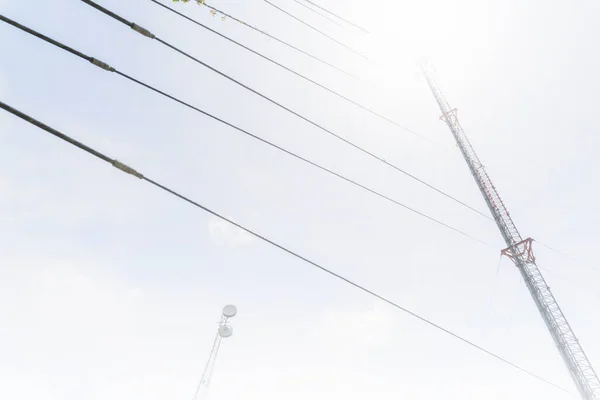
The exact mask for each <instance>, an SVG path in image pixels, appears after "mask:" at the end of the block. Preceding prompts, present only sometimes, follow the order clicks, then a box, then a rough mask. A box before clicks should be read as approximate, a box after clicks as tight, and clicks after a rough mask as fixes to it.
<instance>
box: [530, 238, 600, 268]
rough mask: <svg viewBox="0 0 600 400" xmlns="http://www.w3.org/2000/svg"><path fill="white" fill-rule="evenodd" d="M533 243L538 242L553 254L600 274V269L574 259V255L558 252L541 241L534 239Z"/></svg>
mask: <svg viewBox="0 0 600 400" xmlns="http://www.w3.org/2000/svg"><path fill="white" fill-rule="evenodd" d="M533 241H534V242H536V243H537V244H540V245H542V246H544V247H545V248H547V249H548V250H551V251H553V252H555V253H557V254H560V255H561V256H563V257H565V258H568V259H570V260H571V261H575V262H576V263H577V264H578V265H580V266H582V267H585V268H587V269H589V270H592V271H596V272H600V269H598V268H595V267H592V266H590V265H588V264H587V263H584V262H583V261H581V260H578V259H577V258H575V257H573V256H572V255H569V254H567V253H565V252H562V251H560V250H557V249H555V248H554V247H550V246H548V245H547V244H544V243H542V242H540V241H538V240H535V239H533Z"/></svg>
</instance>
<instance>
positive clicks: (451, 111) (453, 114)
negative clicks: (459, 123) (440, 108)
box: [440, 108, 458, 121]
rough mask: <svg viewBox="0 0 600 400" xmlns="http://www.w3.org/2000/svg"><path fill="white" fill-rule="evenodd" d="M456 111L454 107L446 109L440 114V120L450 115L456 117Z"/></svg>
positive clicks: (444, 119)
mask: <svg viewBox="0 0 600 400" xmlns="http://www.w3.org/2000/svg"><path fill="white" fill-rule="evenodd" d="M457 112H458V110H457V109H456V108H453V109H452V110H450V111H448V112H447V113H444V114H442V115H440V119H441V120H442V121H446V120H447V119H448V117H450V116H452V117H455V118H456V113H457Z"/></svg>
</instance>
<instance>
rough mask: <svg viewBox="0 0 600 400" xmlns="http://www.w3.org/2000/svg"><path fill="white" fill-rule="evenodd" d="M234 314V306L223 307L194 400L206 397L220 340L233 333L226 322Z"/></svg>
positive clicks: (235, 311) (235, 312)
mask: <svg viewBox="0 0 600 400" xmlns="http://www.w3.org/2000/svg"><path fill="white" fill-rule="evenodd" d="M236 315H237V308H236V306H233V305H227V306H225V307H224V308H223V312H222V314H221V321H220V322H219V328H218V329H217V334H216V336H215V340H214V342H213V346H212V349H211V351H210V355H209V356H208V361H207V362H206V366H205V367H204V371H203V372H202V378H201V379H200V382H199V383H198V387H197V388H196V393H195V394H194V400H197V399H200V400H205V399H207V398H208V388H209V386H210V380H211V378H212V375H213V371H214V370H215V363H216V362H217V356H218V355H219V349H220V348H221V341H222V340H223V339H224V338H228V337H231V335H232V334H233V328H232V327H231V325H229V324H228V321H229V319H230V318H233V317H235V316H236Z"/></svg>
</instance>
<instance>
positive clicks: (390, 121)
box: [150, 0, 423, 138]
mask: <svg viewBox="0 0 600 400" xmlns="http://www.w3.org/2000/svg"><path fill="white" fill-rule="evenodd" d="M150 1H151V2H152V3H154V4H156V5H158V6H160V7H162V8H164V9H166V10H168V11H170V12H172V13H174V14H177V15H178V16H180V17H182V18H185V19H186V20H188V21H190V22H191V23H193V24H196V25H197V26H200V27H202V28H204V29H206V30H208V31H210V32H212V33H214V34H215V35H218V36H220V37H222V38H223V39H226V40H228V41H230V42H231V43H234V44H236V45H238V46H240V47H242V48H244V49H246V50H248V51H249V52H251V53H253V54H255V55H257V56H259V57H261V58H263V59H265V60H267V61H269V62H271V63H273V64H275V65H277V66H278V67H280V68H283V69H285V70H286V71H288V72H291V73H292V74H294V75H296V76H298V77H300V78H302V79H304V80H306V81H308V82H310V83H312V84H314V85H316V86H318V87H320V88H322V89H324V90H326V91H328V92H329V93H331V94H333V95H335V96H337V97H339V98H341V99H343V100H345V101H347V102H349V103H352V104H354V105H355V106H357V107H360V108H362V109H363V110H365V111H367V112H369V113H371V114H373V115H375V116H376V117H379V118H381V119H383V120H385V121H387V122H389V123H391V124H393V125H395V126H397V127H399V128H401V129H404V130H405V131H407V132H410V133H413V134H415V135H416V133H415V132H413V131H411V130H410V129H408V128H406V127H405V126H403V125H400V124H399V123H397V122H395V121H393V120H391V119H389V118H387V117H385V116H383V115H381V114H379V113H378V112H376V111H373V110H371V109H370V108H368V107H365V106H363V105H362V104H360V103H357V102H356V101H354V100H352V99H350V98H348V97H346V96H344V95H342V94H340V93H338V92H336V91H334V90H332V89H330V88H328V87H327V86H325V85H322V84H320V83H318V82H316V81H314V80H312V79H310V78H308V77H306V76H304V75H302V74H300V73H298V72H296V71H294V70H292V69H291V68H288V67H286V66H285V65H283V64H281V63H279V62H277V61H275V60H273V59H271V58H269V57H267V56H265V55H263V54H261V53H259V52H258V51H255V50H253V49H251V48H249V47H248V46H245V45H243V44H242V43H240V42H238V41H236V40H233V39H231V38H229V37H227V36H225V35H223V34H221V33H219V32H217V31H215V30H214V29H212V28H209V27H208V26H206V25H204V24H202V23H201V22H198V21H197V20H195V19H193V18H190V17H188V16H187V15H185V14H182V13H180V12H179V11H177V10H174V9H173V8H171V7H169V6H166V5H164V4H162V3H160V2H159V1H157V0H150ZM202 65H205V66H206V64H204V63H202ZM417 136H419V137H421V138H423V137H422V136H420V135H417Z"/></svg>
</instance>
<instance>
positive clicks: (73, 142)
mask: <svg viewBox="0 0 600 400" xmlns="http://www.w3.org/2000/svg"><path fill="white" fill-rule="evenodd" d="M0 108H2V109H4V110H6V111H8V112H9V113H11V114H13V115H15V116H17V117H19V118H21V119H23V120H25V121H27V122H29V123H30V124H32V125H35V126H37V127H38V128H40V129H42V130H44V131H46V132H48V133H50V134H51V135H54V136H55V137H58V138H59V139H61V140H64V141H66V142H67V143H69V144H71V145H73V146H76V147H78V148H79V149H81V150H84V151H85V152H87V153H89V154H91V155H93V156H95V157H97V158H99V159H101V160H102V161H105V162H107V163H109V164H111V165H112V166H113V167H115V168H117V169H119V170H120V171H122V172H125V173H127V174H129V175H132V176H134V177H136V178H138V179H141V180H143V181H146V182H148V183H150V184H152V185H153V186H155V187H157V188H159V189H161V190H163V191H165V192H167V193H169V194H171V195H173V196H175V197H177V198H179V199H180V200H183V201H185V202H186V203H189V204H191V205H193V206H195V207H197V208H199V209H201V210H204V211H206V212H207V213H209V214H211V215H213V216H214V217H217V218H219V219H221V220H223V221H225V222H227V223H229V224H231V225H233V226H235V227H237V228H239V229H241V230H243V231H244V232H246V233H248V234H250V235H252V236H254V237H255V238H257V239H259V240H261V241H263V242H266V243H268V244H270V245H271V246H274V247H276V248H278V249H279V250H282V251H283V252H285V253H287V254H289V255H291V256H293V257H295V258H297V259H299V260H301V261H304V262H305V263H308V264H310V265H311V266H313V267H315V268H317V269H319V270H320V271H322V272H325V273H326V274H328V275H330V276H332V277H334V278H337V279H338V280H341V281H343V282H345V283H347V284H349V285H350V286H352V287H354V288H355V289H358V290H360V291H362V292H364V293H366V294H368V295H370V296H372V297H374V298H376V299H378V300H381V301H383V302H385V303H387V304H388V305H390V306H392V307H394V308H396V309H398V310H400V311H402V312H404V313H406V314H409V315H411V316H412V317H414V318H416V319H418V320H420V321H421V322H424V323H425V324H427V325H429V326H430V327H433V328H435V329H437V330H439V331H442V332H444V333H445V334H447V335H449V336H451V337H453V338H454V339H457V340H459V341H461V342H463V343H464V344H466V345H468V346H470V347H472V348H475V349H476V350H478V351H480V352H482V353H485V354H487V355H488V356H491V357H493V358H494V359H496V360H498V361H501V362H502V363H504V364H506V365H509V366H511V367H513V368H515V369H517V370H519V371H521V372H524V373H526V374H527V375H529V376H531V377H533V378H536V379H538V380H540V381H542V382H544V383H546V384H548V385H551V386H553V387H554V388H557V389H559V390H562V391H565V392H567V391H566V390H565V389H563V388H562V387H560V386H558V385H557V384H555V383H552V382H550V381H548V380H546V379H544V378H542V377H541V376H539V375H537V374H535V373H533V372H530V371H528V370H526V369H525V368H523V367H520V366H518V365H517V364H515V363H513V362H511V361H508V360H507V359H505V358H503V357H501V356H499V355H497V354H495V353H492V352H491V351H489V350H486V349H485V348H483V347H481V346H479V345H477V344H475V343H473V342H471V341H470V340H467V339H465V338H464V337H462V336H460V335H458V334H456V333H454V332H452V331H450V330H449V329H447V328H444V327H442V326H441V325H439V324H437V323H435V322H433V321H431V320H429V319H427V318H425V317H423V316H421V315H419V314H417V313H416V312H414V311H411V310H409V309H407V308H405V307H402V306H400V305H399V304H397V303H395V302H394V301H392V300H389V299H388V298H386V297H384V296H382V295H379V294H377V293H376V292H374V291H372V290H370V289H367V288H366V287H364V286H362V285H360V284H359V283H356V282H354V281H352V280H350V279H349V278H346V277H344V276H343V275H340V274H339V273H337V272H334V271H333V270H331V269H328V268H326V267H324V266H323V265H321V264H319V263H317V262H315V261H312V260H310V259H309V258H307V257H306V256H303V255H301V254H299V253H297V252H295V251H293V250H291V249H289V248H288V247H286V246H284V245H281V244H279V243H277V242H275V241H274V240H271V239H269V238H267V237H266V236H263V235H261V234H259V233H257V232H256V231H254V230H252V229H250V228H247V227H245V226H243V225H241V224H239V223H237V222H234V221H233V220H231V219H229V218H226V217H224V216H223V215H222V214H220V213H218V212H216V211H213V210H212V209H210V208H208V207H207V206H204V205H202V204H200V203H198V202H196V201H194V200H192V199H190V198H188V197H186V196H184V195H183V194H180V193H178V192H176V191H175V190H173V189H170V188H169V187H167V186H165V185H163V184H161V183H158V182H156V181H154V180H152V179H150V178H149V177H148V176H146V175H144V174H142V173H141V172H139V171H137V170H135V169H134V168H132V167H130V166H128V165H126V164H124V163H122V162H120V161H118V160H116V159H114V158H111V157H109V156H107V155H105V154H103V153H101V152H99V151H97V150H95V149H93V148H91V147H89V146H87V145H85V144H83V143H81V142H79V141H77V140H75V139H73V138H72V137H70V136H67V135H65V134H63V133H61V132H60V131H58V130H56V129H54V128H51V127H50V126H48V125H46V124H44V123H42V122H40V121H38V120H36V119H35V118H32V117H31V116H29V115H27V114H25V113H23V112H21V111H19V110H17V109H15V108H13V107H11V106H9V105H8V104H5V103H3V102H1V101H0ZM567 393H568V392H567Z"/></svg>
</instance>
